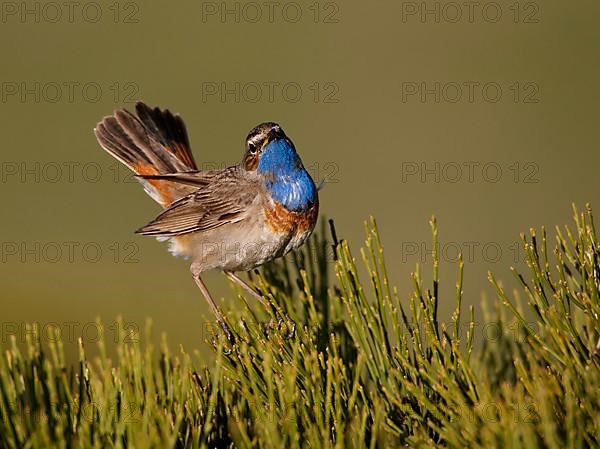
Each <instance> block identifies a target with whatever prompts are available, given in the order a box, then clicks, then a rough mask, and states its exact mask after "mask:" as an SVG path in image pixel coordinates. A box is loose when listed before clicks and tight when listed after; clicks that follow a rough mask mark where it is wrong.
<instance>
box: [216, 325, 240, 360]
mask: <svg viewBox="0 0 600 449" xmlns="http://www.w3.org/2000/svg"><path fill="white" fill-rule="evenodd" d="M218 323H219V326H220V327H221V330H222V331H223V334H225V338H227V341H228V342H229V344H230V345H231V347H229V348H228V347H225V346H223V349H222V350H223V354H224V355H229V354H231V352H232V351H233V345H234V344H235V337H234V336H233V333H232V332H231V329H229V326H228V325H227V323H225V321H219V322H218ZM211 343H212V345H213V347H214V348H215V349H217V348H218V345H217V342H216V341H215V339H214V338H212V339H211Z"/></svg>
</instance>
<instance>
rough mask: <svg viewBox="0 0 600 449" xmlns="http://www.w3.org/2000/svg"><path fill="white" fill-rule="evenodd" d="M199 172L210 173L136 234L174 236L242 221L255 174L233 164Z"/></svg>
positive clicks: (253, 190)
mask: <svg viewBox="0 0 600 449" xmlns="http://www.w3.org/2000/svg"><path fill="white" fill-rule="evenodd" d="M203 174H210V179H204V182H205V183H206V185H205V186H204V187H202V188H200V189H199V190H198V191H196V192H194V193H192V194H190V195H187V196H186V197H184V198H181V199H180V200H178V201H175V202H174V203H173V204H171V205H170V206H169V207H168V208H167V209H166V210H165V211H164V212H162V213H161V214H160V215H159V216H158V217H156V218H155V219H154V220H152V221H151V222H150V223H148V224H147V225H146V226H144V227H142V228H140V229H138V230H137V231H136V233H138V234H143V235H153V236H157V237H174V236H177V235H182V234H188V233H190V232H202V231H208V230H211V229H215V228H218V227H220V226H223V225H225V224H228V223H235V222H237V221H240V220H242V219H243V218H244V216H245V214H246V212H247V211H248V209H249V207H250V205H251V204H252V202H253V201H254V200H255V199H256V196H257V194H258V189H259V183H258V178H257V176H256V175H255V174H251V173H248V172H246V171H245V170H244V169H242V168H240V167H237V166H236V167H230V168H228V169H225V170H218V171H213V172H199V173H198V174H197V175H196V176H197V178H199V177H200V176H201V175H203ZM205 176H206V175H205ZM176 182H177V181H176ZM179 182H181V181H179Z"/></svg>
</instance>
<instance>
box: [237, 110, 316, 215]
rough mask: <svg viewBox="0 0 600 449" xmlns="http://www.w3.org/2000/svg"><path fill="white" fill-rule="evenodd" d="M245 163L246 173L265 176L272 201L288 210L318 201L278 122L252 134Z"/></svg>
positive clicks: (310, 182) (298, 158) (292, 145)
mask: <svg viewBox="0 0 600 449" xmlns="http://www.w3.org/2000/svg"><path fill="white" fill-rule="evenodd" d="M242 164H243V165H244V167H245V168H246V170H248V171H257V172H258V173H259V174H261V175H263V176H264V179H265V182H266V186H267V189H268V190H269V191H270V192H271V194H272V195H273V198H274V199H275V200H277V201H279V202H280V203H282V204H284V205H285V206H286V207H288V208H289V209H293V210H297V209H302V208H305V207H308V206H309V205H311V204H312V203H313V202H314V201H315V199H316V195H317V189H316V187H315V185H314V182H313V180H312V178H311V177H310V175H309V174H308V172H307V171H306V170H305V168H304V165H302V160H300V156H298V153H297V152H296V148H295V147H294V144H293V143H292V141H291V140H290V138H289V137H287V136H286V135H285V132H284V131H283V129H282V128H281V126H279V125H278V124H277V123H273V122H266V123H261V124H260V125H258V126H256V127H255V128H254V129H252V131H250V134H248V137H247V138H246V153H245V155H244V160H243V162H242Z"/></svg>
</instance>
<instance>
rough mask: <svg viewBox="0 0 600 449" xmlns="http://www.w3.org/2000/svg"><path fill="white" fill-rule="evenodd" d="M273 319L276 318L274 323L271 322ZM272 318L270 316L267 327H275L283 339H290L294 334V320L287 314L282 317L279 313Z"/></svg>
mask: <svg viewBox="0 0 600 449" xmlns="http://www.w3.org/2000/svg"><path fill="white" fill-rule="evenodd" d="M274 319H276V320H277V323H276V324H275V323H274V322H273V321H274ZM274 319H273V318H272V319H271V321H269V324H268V326H267V327H268V329H277V330H278V331H279V333H280V334H281V335H282V337H283V338H284V339H285V340H291V339H292V338H294V337H295V336H296V322H295V321H294V320H292V319H291V318H290V317H288V316H287V315H284V316H283V317H282V316H281V315H280V314H277V315H276V316H275V318H274Z"/></svg>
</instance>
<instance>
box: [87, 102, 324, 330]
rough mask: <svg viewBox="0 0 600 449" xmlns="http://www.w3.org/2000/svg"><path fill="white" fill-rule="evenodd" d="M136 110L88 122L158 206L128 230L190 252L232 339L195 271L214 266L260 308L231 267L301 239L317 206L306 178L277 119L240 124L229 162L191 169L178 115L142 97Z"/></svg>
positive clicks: (264, 258) (242, 267)
mask: <svg viewBox="0 0 600 449" xmlns="http://www.w3.org/2000/svg"><path fill="white" fill-rule="evenodd" d="M136 112H137V116H136V115H134V114H132V113H130V112H129V111H127V110H125V109H121V110H118V111H116V112H115V113H114V114H113V115H112V116H109V117H105V118H104V119H103V120H102V121H101V122H100V123H98V125H97V126H96V128H95V129H94V133H95V134H96V138H97V139H98V142H99V143H100V145H101V146H102V148H104V149H105V150H106V151H107V152H108V153H110V154H111V155H112V156H114V157H115V158H116V159H118V160H119V161H120V162H122V163H123V164H125V165H126V166H127V167H129V168H130V169H131V170H132V171H133V172H134V173H135V175H136V177H137V179H138V180H139V181H140V182H141V184H142V185H143V187H144V189H145V190H146V192H147V193H148V194H149V195H150V196H151V197H152V198H153V199H154V200H155V201H157V202H158V203H159V204H160V205H161V206H162V207H163V208H164V210H163V211H162V212H161V213H160V214H159V215H158V216H157V217H156V218H155V219H154V220H152V221H151V222H150V223H148V224H147V225H146V226H143V227H142V228H140V229H138V230H137V231H135V232H136V233H138V234H143V235H151V236H154V237H156V238H158V239H159V240H168V241H169V250H170V251H171V253H173V254H174V255H176V256H183V257H186V258H189V259H191V261H192V264H191V267H190V269H191V272H192V276H193V278H194V280H195V282H196V284H197V285H198V288H199V289H200V291H201V292H202V294H203V295H204V297H205V298H206V300H207V301H208V304H209V305H210V307H211V309H212V310H213V312H214V313H215V315H216V319H217V321H218V323H219V324H220V326H221V327H222V328H223V331H224V332H225V334H226V336H227V337H228V339H229V340H230V341H233V336H232V333H231V331H230V329H229V328H228V326H227V324H226V322H225V320H224V319H223V315H222V314H221V312H220V311H219V309H218V308H217V305H216V304H215V301H214V300H213V298H212V296H211V295H210V293H209V291H208V289H207V288H206V285H205V284H204V282H203V281H202V278H201V274H202V273H203V272H205V271H208V270H220V271H222V272H224V273H225V275H226V276H227V277H228V278H229V279H231V280H232V281H233V282H235V283H237V284H239V285H240V286H241V287H242V288H243V289H244V290H246V291H247V292H248V293H250V294H251V295H252V296H254V297H255V298H256V299H258V300H259V301H260V302H261V303H262V304H263V305H264V306H265V307H270V305H269V303H268V301H267V299H266V298H265V297H263V295H261V294H260V293H259V292H257V291H256V290H255V289H254V288H253V287H251V286H250V285H249V284H248V283H246V282H245V281H244V280H243V279H242V278H240V277H239V276H238V274H236V272H240V271H248V270H252V269H254V268H256V267H259V266H261V265H263V264H265V263H267V262H269V261H271V260H273V259H275V258H277V257H282V256H284V255H286V254H287V253H288V252H290V251H292V250H293V249H296V248H298V247H299V246H301V245H302V244H303V243H304V242H305V241H306V239H307V238H308V237H309V236H310V234H311V233H312V231H313V229H314V226H315V223H316V221H317V216H318V212H319V197H318V192H317V188H316V186H315V183H314V182H313V180H312V178H311V177H310V175H309V173H308V172H307V171H306V169H305V168H304V166H303V164H302V161H301V159H300V156H298V153H297V152H296V148H295V146H294V144H293V143H292V141H291V140H290V139H289V138H288V137H287V136H286V135H285V133H284V132H283V129H282V128H281V127H280V126H279V125H278V124H277V123H273V122H267V123H262V124H260V125H258V126H256V127H255V128H254V129H252V130H251V131H250V133H249V134H248V136H247V137H246V148H245V153H244V155H243V158H242V161H241V162H240V163H239V164H236V165H232V166H231V167H227V168H224V169H216V170H202V171H201V170H199V169H198V167H197V165H196V162H195V161H194V157H193V155H192V151H191V148H190V142H189V138H188V134H187V130H186V127H185V124H184V122H183V120H182V118H181V117H180V116H179V114H172V113H171V112H170V111H169V110H168V109H165V110H161V109H159V108H150V107H149V106H147V105H146V104H144V103H142V102H138V103H137V104H136Z"/></svg>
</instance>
